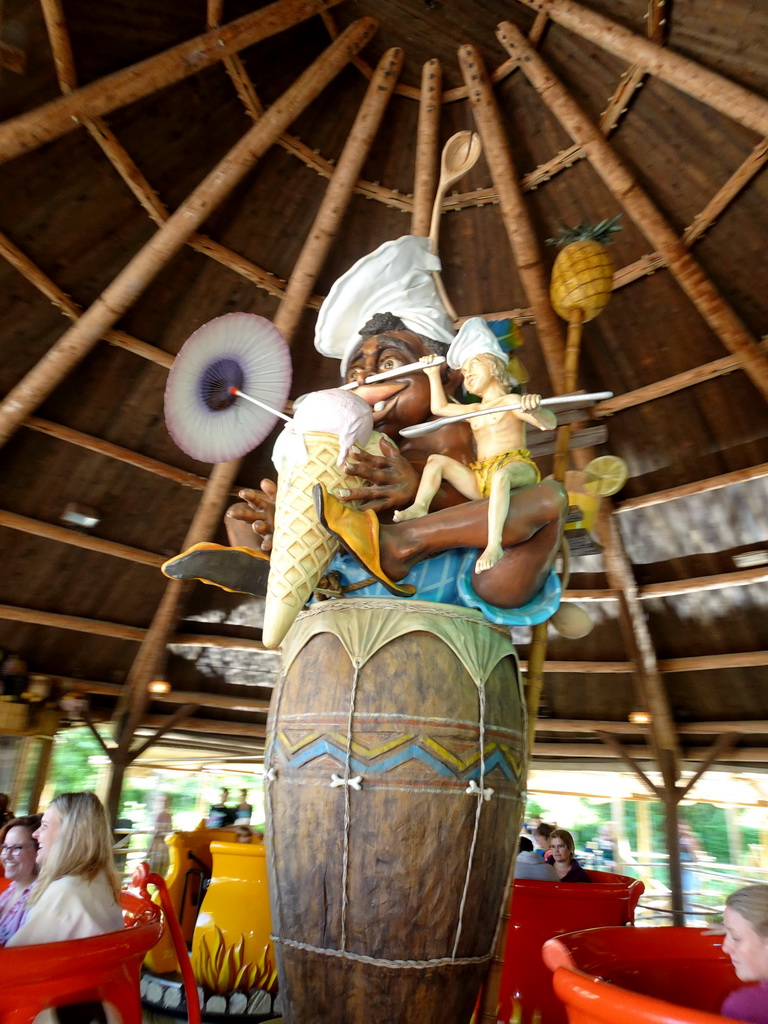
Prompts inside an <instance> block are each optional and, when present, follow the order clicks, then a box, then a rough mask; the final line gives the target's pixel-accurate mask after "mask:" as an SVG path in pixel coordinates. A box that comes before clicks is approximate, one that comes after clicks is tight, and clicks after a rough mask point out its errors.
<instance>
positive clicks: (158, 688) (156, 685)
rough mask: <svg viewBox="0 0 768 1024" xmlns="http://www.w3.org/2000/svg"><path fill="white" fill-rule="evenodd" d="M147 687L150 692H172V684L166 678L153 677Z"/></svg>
mask: <svg viewBox="0 0 768 1024" xmlns="http://www.w3.org/2000/svg"><path fill="white" fill-rule="evenodd" d="M147 689H148V690H149V692H150V693H170V692H171V684H170V683H168V682H166V681H165V679H153V680H152V682H151V683H150V684H149V686H148V687H147Z"/></svg>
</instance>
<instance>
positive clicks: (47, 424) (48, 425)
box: [23, 416, 207, 491]
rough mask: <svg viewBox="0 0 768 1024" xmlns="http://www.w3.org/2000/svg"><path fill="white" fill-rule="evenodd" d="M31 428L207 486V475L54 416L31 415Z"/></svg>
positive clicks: (194, 486) (188, 484)
mask: <svg viewBox="0 0 768 1024" xmlns="http://www.w3.org/2000/svg"><path fill="white" fill-rule="evenodd" d="M23 425H24V426H25V427H26V428H27V429H28V430H34V431H36V432H37V433H38V434H45V435H46V437H55V438H56V439H57V440H58V441H65V442H66V443H67V444H74V445H77V447H78V448H85V449H86V450H87V451H89V452H95V453H96V454H97V455H106V457H107V458H108V459H116V460H117V461H118V462H125V463H127V464H128V465H129V466H134V467H135V468H136V469H143V470H145V471H146V472H147V473H153V474H154V475H155V476H159V477H162V478H163V479H164V480H172V481H173V482H174V483H177V484H181V486H182V487H191V488H192V489H193V490H196V491H202V490H204V489H205V485H206V483H207V480H206V479H205V477H204V476H198V475H197V474H196V473H188V472H187V471H186V470H185V469H178V468H177V467H176V466H169V465H168V463H166V462H159V461H158V460H157V459H152V458H150V457H149V456H148V455H141V454H140V453H139V452H134V451H131V449H130V448H123V447H122V446H121V445H119V444H113V443H112V442H111V441H104V440H103V439H102V438H100V437H91V435H90V434H84V433H82V431H80V430H75V429H73V428H72V427H65V426H63V425H62V424H61V423H52V422H51V421H50V420H44V419H40V418H39V417H38V416H30V417H29V418H28V419H26V420H25V421H24V424H23Z"/></svg>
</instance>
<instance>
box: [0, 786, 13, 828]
mask: <svg viewBox="0 0 768 1024" xmlns="http://www.w3.org/2000/svg"><path fill="white" fill-rule="evenodd" d="M10 802H11V798H10V797H9V796H8V794H7V793H0V825H7V824H8V822H9V821H10V820H11V818H13V817H15V815H14V813H13V811H12V810H11V808H10V807H9V806H8V805H9V804H10Z"/></svg>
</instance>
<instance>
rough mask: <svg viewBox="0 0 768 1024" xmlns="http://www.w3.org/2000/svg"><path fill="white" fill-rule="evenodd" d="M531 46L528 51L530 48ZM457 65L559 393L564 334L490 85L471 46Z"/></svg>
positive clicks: (461, 52) (462, 51) (464, 49)
mask: <svg viewBox="0 0 768 1024" xmlns="http://www.w3.org/2000/svg"><path fill="white" fill-rule="evenodd" d="M528 45H529V46H530V44H528ZM530 48H531V50H532V51H533V47H530ZM533 52H535V51H533ZM459 65H460V67H461V73H462V76H463V78H464V82H465V84H466V86H467V88H468V91H469V92H468V95H469V103H470V107H471V108H472V115H473V117H474V120H475V124H476V125H477V130H478V132H479V134H480V138H481V140H482V143H483V154H484V156H485V159H486V162H487V163H488V167H489V169H490V172H491V178H492V179H493V183H494V186H495V188H496V190H497V192H498V196H499V208H500V212H501V218H502V221H503V224H504V227H505V229H506V232H507V238H508V239H509V244H510V248H511V249H512V255H513V258H514V261H515V265H516V267H517V271H518V274H519V275H520V283H521V284H522V286H523V290H524V292H525V295H526V297H527V298H528V301H529V302H530V304H531V307H532V309H533V312H534V316H535V318H536V333H537V335H538V341H539V345H540V348H541V353H542V355H543V357H544V362H545V364H546V367H547V373H548V374H549V379H550V383H551V386H552V390H553V393H554V394H562V393H563V390H564V380H565V341H564V337H563V331H562V328H561V325H560V321H559V320H558V318H557V316H556V315H555V312H554V310H553V309H552V305H551V303H550V300H549V281H548V279H547V273H546V270H545V264H544V260H543V258H542V254H541V248H540V246H539V243H538V239H537V236H536V232H535V230H534V227H533V223H532V221H531V215H530V213H529V211H528V207H527V206H526V204H525V202H524V201H523V194H522V190H521V189H520V186H519V183H518V182H519V178H518V175H517V172H516V170H515V164H514V160H513V158H512V151H511V149H510V146H509V143H508V141H507V137H506V133H505V130H504V126H503V123H502V120H501V115H500V113H499V109H498V106H497V104H496V98H495V96H494V94H493V89H492V87H491V82H490V79H489V77H488V74H487V72H486V69H485V65H484V63H483V60H482V57H481V56H480V53H479V51H478V50H477V49H476V47H474V46H470V45H465V46H461V47H460V48H459Z"/></svg>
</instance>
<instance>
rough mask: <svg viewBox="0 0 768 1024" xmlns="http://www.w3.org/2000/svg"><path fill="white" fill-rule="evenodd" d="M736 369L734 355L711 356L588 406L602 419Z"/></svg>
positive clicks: (765, 346)
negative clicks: (703, 361) (696, 363)
mask: <svg viewBox="0 0 768 1024" xmlns="http://www.w3.org/2000/svg"><path fill="white" fill-rule="evenodd" d="M615 284H616V279H615V278H614V287H615ZM758 348H759V349H760V351H761V352H762V353H763V355H765V354H766V353H768V342H766V341H765V340H763V341H761V342H760V344H759V346H758ZM740 369H741V360H739V359H735V358H734V357H733V356H731V355H728V356H723V357H721V358H720V359H714V360H712V362H711V363H702V364H701V366H695V367H694V368H693V369H692V370H684V371H683V372H682V373H676V374H674V376H672V377H666V378H665V379H664V380H660V381H656V382H655V383H654V384H647V385H646V386H645V387H642V388H636V389H635V390H634V391H627V392H625V393H624V394H623V395H616V397H615V398H609V399H607V400H606V401H605V402H599V403H598V404H597V405H596V406H595V407H594V408H593V409H592V417H593V419H602V417H604V416H612V415H613V414H614V413H615V412H619V411H620V410H621V409H631V408H633V407H635V406H638V405H645V403H646V402H653V401H654V400H655V399H657V398H664V397H665V396H666V395H672V394H674V393H675V392H676V391H683V390H684V389H685V388H690V387H693V386H694V385H696V384H701V383H703V382H704V381H708V380H714V379H715V378H717V377H722V376H723V375H724V374H726V373H733V371H734V370H740Z"/></svg>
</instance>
